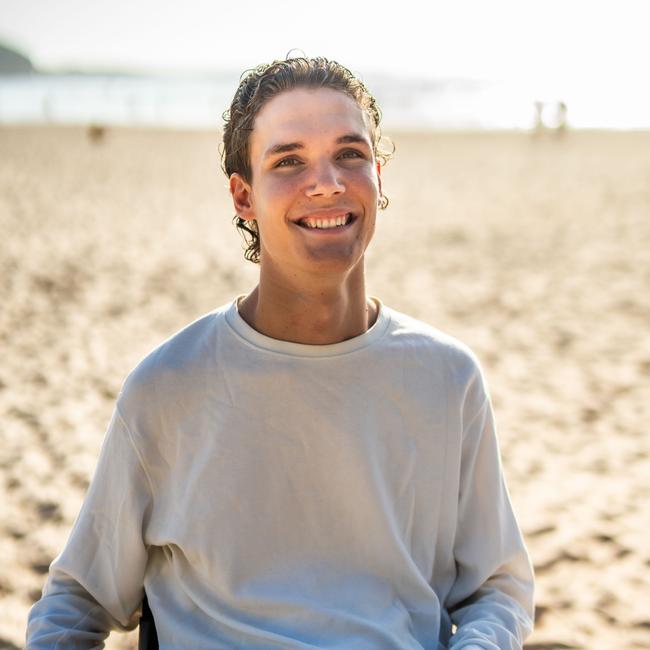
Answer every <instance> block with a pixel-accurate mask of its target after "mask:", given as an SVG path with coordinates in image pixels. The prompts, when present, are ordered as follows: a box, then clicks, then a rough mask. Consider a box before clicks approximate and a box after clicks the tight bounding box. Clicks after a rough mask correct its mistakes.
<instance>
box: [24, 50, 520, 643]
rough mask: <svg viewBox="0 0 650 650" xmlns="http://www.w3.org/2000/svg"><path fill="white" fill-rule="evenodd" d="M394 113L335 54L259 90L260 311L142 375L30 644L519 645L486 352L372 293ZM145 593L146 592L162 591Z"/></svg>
mask: <svg viewBox="0 0 650 650" xmlns="http://www.w3.org/2000/svg"><path fill="white" fill-rule="evenodd" d="M378 137H379V112H378V110H377V108H376V106H375V102H374V99H373V98H372V97H371V95H370V94H369V93H368V91H367V90H366V88H365V87H364V86H363V84H361V83H360V82H359V81H358V80H357V79H355V78H354V77H353V76H352V75H351V73H350V72H349V71H347V70H346V69H345V68H343V67H342V66H340V65H338V64H336V63H333V62H329V61H327V60H325V59H304V58H297V59H289V60H286V61H281V62H276V63H274V64H272V65H271V66H262V67H260V68H257V69H256V70H254V71H253V72H251V73H250V74H249V75H248V76H247V77H246V78H245V79H244V80H243V81H242V83H241V85H240V87H239V89H238V91H237V94H236V96H235V99H234V101H233V104H232V106H231V109H230V113H229V119H228V121H227V126H226V129H225V133H224V168H225V170H226V173H227V174H228V176H229V178H230V190H231V193H232V198H233V202H234V206H235V209H236V211H237V215H238V216H237V224H238V225H239V226H240V227H241V228H243V229H245V231H246V232H247V234H248V235H249V240H248V241H249V248H248V251H247V257H248V258H249V259H251V260H254V261H255V260H259V263H260V278H259V284H258V285H257V287H255V289H253V291H251V293H249V294H248V295H247V296H243V297H240V298H238V299H236V300H234V301H233V302H232V303H231V304H229V305H226V306H225V307H223V308H220V309H218V310H216V311H215V312H213V313H210V314H208V315H206V316H205V317H203V318H201V319H199V320H198V321H196V322H195V323H193V324H191V325H190V326H189V327H187V328H186V329H184V330H183V331H181V332H180V333H178V334H176V335H175V336H174V337H172V338H171V339H170V340H168V341H167V342H166V343H164V344H163V345H162V346H161V347H159V348H158V349H156V350H155V351H154V352H153V353H151V354H150V355H149V356H148V357H147V358H146V359H145V360H144V361H143V362H142V363H141V364H140V365H139V366H138V367H137V368H136V369H135V371H134V372H133V373H132V374H131V375H130V376H129V378H128V379H127V381H126V382H125V385H124V387H123V390H122V392H121V394H120V396H119V398H118V402H117V407H116V410H115V414H114V417H113V420H112V422H111V425H110V428H109V432H108V434H107V438H106V441H105V443H104V447H103V450H102V453H101V457H100V461H99V465H98V468H97V471H96V474H95V477H94V479H93V482H92V484H91V487H90V489H89V492H88V495H87V497H86V500H85V502H84V505H83V508H82V510H81V513H80V516H79V518H78V520H77V522H76V523H75V526H74V528H73V531H72V533H71V536H70V539H69V541H68V543H67V545H66V547H65V549H64V551H63V553H62V554H61V555H60V556H59V557H58V558H57V559H56V560H55V562H54V563H53V564H52V567H51V569H50V576H49V579H48V582H47V584H46V586H45V589H44V593H43V598H42V599H41V600H40V601H39V602H38V603H36V605H34V607H33V609H32V611H31V614H30V620H29V626H28V646H27V647H28V648H53V647H61V648H63V647H65V648H68V647H75V648H77V647H78V648H82V647H83V648H91V647H101V644H102V640H103V639H104V638H105V636H106V635H107V633H108V632H109V630H111V629H113V628H122V629H124V628H126V629H128V628H132V627H133V626H135V625H136V624H137V620H138V616H139V606H140V603H141V601H142V598H143V593H144V592H146V594H147V596H148V600H149V604H150V606H151V610H152V612H153V615H154V618H155V623H156V627H157V632H158V639H159V642H160V647H161V648H179V649H180V648H182V649H187V648H192V649H195V650H200V649H206V650H207V649H213V648H224V649H226V648H246V649H255V650H262V649H264V650H267V649H270V648H288V649H297V648H304V649H306V648H345V649H347V648H350V649H355V650H356V649H368V650H370V649H373V650H378V649H389V648H393V649H400V650H404V649H408V648H425V649H427V650H440V649H441V648H447V647H449V648H455V649H460V648H463V649H465V650H467V649H470V648H471V649H473V650H476V649H479V648H481V649H484V650H487V649H511V648H520V647H521V646H522V643H523V640H524V638H525V637H526V635H527V634H528V633H529V631H530V629H531V626H532V592H533V577H532V572H531V567H530V563H529V560H528V556H527V553H526V550H525V547H524V544H523V541H522V537H521V534H520V532H519V529H518V527H517V523H516V521H515V517H514V515H513V512H512V509H511V506H510V501H509V498H508V493H507V491H506V487H505V484H504V481H503V476H502V472H501V466H500V461H499V456H498V450H497V442H496V439H495V432H494V425H493V419H492V411H491V406H490V402H489V398H488V394H487V391H486V388H485V385H484V382H483V378H482V375H481V372H480V369H479V367H478V365H477V362H476V360H475V359H474V357H473V356H472V354H471V353H470V352H469V351H468V350H467V349H466V348H465V347H464V346H463V345H461V344H460V343H458V342H457V341H455V340H454V339H452V338H450V337H448V336H445V335H444V334H442V333H440V332H439V331H437V330H435V329H433V328H431V327H429V326H427V325H425V324H423V323H420V322H417V321H415V320H412V319H410V318H408V317H406V316H404V315H402V314H399V313H397V312H395V311H393V310H391V309H389V308H388V307H386V306H384V305H382V304H381V303H380V302H379V301H378V300H376V299H370V298H368V297H367V296H366V293H365V283H364V253H365V250H366V248H367V246H368V244H369V243H370V241H371V239H372V236H373V232H374V229H375V220H376V215H377V209H378V207H380V206H381V205H383V204H384V203H385V199H384V198H383V196H382V192H381V180H380V166H379V163H378V161H377V157H378ZM143 588H144V591H143Z"/></svg>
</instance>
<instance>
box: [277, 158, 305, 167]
mask: <svg viewBox="0 0 650 650" xmlns="http://www.w3.org/2000/svg"><path fill="white" fill-rule="evenodd" d="M299 162H300V161H299V160H298V159H297V158H283V159H282V160H280V161H279V162H277V163H276V165H275V166H276V167H295V166H296V165H298V164H299Z"/></svg>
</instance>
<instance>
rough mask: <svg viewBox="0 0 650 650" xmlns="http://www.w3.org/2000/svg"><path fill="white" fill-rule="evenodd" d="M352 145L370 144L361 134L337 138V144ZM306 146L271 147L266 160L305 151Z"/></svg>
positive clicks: (298, 143) (283, 144)
mask: <svg viewBox="0 0 650 650" xmlns="http://www.w3.org/2000/svg"><path fill="white" fill-rule="evenodd" d="M352 143H361V144H369V142H368V138H365V137H364V136H362V135H360V134H359V133H346V134H345V135H342V136H340V137H339V138H336V144H352ZM304 148H305V145H304V144H303V143H302V142H283V143H280V144H274V145H273V146H272V147H269V148H268V149H267V150H266V153H265V154H264V157H265V158H269V157H270V156H277V155H278V154H281V153H287V152H289V151H296V150H297V149H304Z"/></svg>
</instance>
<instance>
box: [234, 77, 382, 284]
mask: <svg viewBox="0 0 650 650" xmlns="http://www.w3.org/2000/svg"><path fill="white" fill-rule="evenodd" d="M249 151H250V160H251V172H252V180H251V182H250V183H246V182H245V181H244V180H243V179H242V178H241V177H239V175H237V174H233V177H231V183H230V187H231V192H232V194H233V199H234V202H235V207H236V208H237V211H238V213H239V214H240V216H242V217H243V218H245V219H256V220H257V224H258V228H259V231H260V240H261V256H260V263H261V272H262V273H264V272H267V273H268V272H273V269H275V270H278V271H281V272H282V273H283V274H286V273H294V272H297V271H302V272H305V271H306V272H318V273H322V272H332V273H335V272H345V271H349V270H351V269H352V268H354V267H356V266H357V265H359V264H360V263H361V262H362V260H363V255H364V252H365V250H366V247H367V246H368V244H369V242H370V240H371V239H372V235H373V233H374V229H375V218H376V213H377V204H378V199H379V194H380V180H379V168H378V165H377V162H376V160H375V156H374V152H373V147H372V140H371V136H370V128H369V123H368V118H367V116H366V115H365V113H364V112H363V111H362V110H361V109H360V108H359V107H358V106H357V104H356V103H355V101H354V100H353V99H351V98H350V97H348V96H347V95H345V94H344V93H342V92H340V91H337V90H332V89H306V88H305V89H303V88H299V89H294V90H290V91H286V92H283V93H281V94H280V95H277V96H276V97H274V98H273V99H271V100H269V102H268V103H267V104H265V105H264V106H263V107H262V109H261V110H260V112H259V113H258V115H257V117H256V119H255V124H254V128H253V132H252V134H251V136H250V140H249Z"/></svg>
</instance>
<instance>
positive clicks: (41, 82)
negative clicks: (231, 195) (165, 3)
mask: <svg viewBox="0 0 650 650" xmlns="http://www.w3.org/2000/svg"><path fill="white" fill-rule="evenodd" d="M365 81H366V83H367V85H368V86H369V87H370V89H371V90H372V92H373V93H374V94H375V96H376V97H377V99H378V101H379V104H380V106H381V107H382V113H383V123H384V125H385V128H387V129H391V128H393V129H531V128H533V127H534V126H535V123H536V109H535V102H541V104H540V107H541V117H542V120H543V123H544V124H545V125H546V126H549V127H551V128H552V127H554V126H556V125H557V121H558V118H559V114H558V106H559V102H563V103H564V104H565V105H566V108H567V113H566V121H567V124H568V126H569V127H571V128H607V129H648V128H650V88H649V89H646V85H645V84H636V85H635V84H632V83H630V84H629V85H626V86H624V87H620V86H619V87H617V88H616V89H612V88H607V87H604V86H595V87H588V86H585V87H581V85H580V84H575V85H574V86H573V87H570V88H568V89H565V90H564V92H563V93H562V94H558V93H557V92H555V93H548V92H546V91H542V89H541V87H540V88H535V86H534V84H531V83H530V82H522V83H517V82H512V81H511V82H498V81H484V80H463V79H446V80H437V81H436V80H416V79H398V78H389V77H377V76H376V77H368V78H367V79H365ZM237 82H238V79H237V77H236V76H229V75H224V76H215V77H185V78H181V77H156V76H120V75H31V76H11V77H9V76H7V77H0V124H16V123H19V124H20V123H27V124H42V123H46V124H47V123H51V124H88V123H98V124H106V125H125V126H157V127H159V126H162V127H172V128H215V127H219V126H220V125H221V124H222V117H221V116H222V113H223V111H224V110H225V109H226V108H227V107H228V104H229V102H230V100H231V98H232V95H233V93H234V91H235V89H236V87H237Z"/></svg>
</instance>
